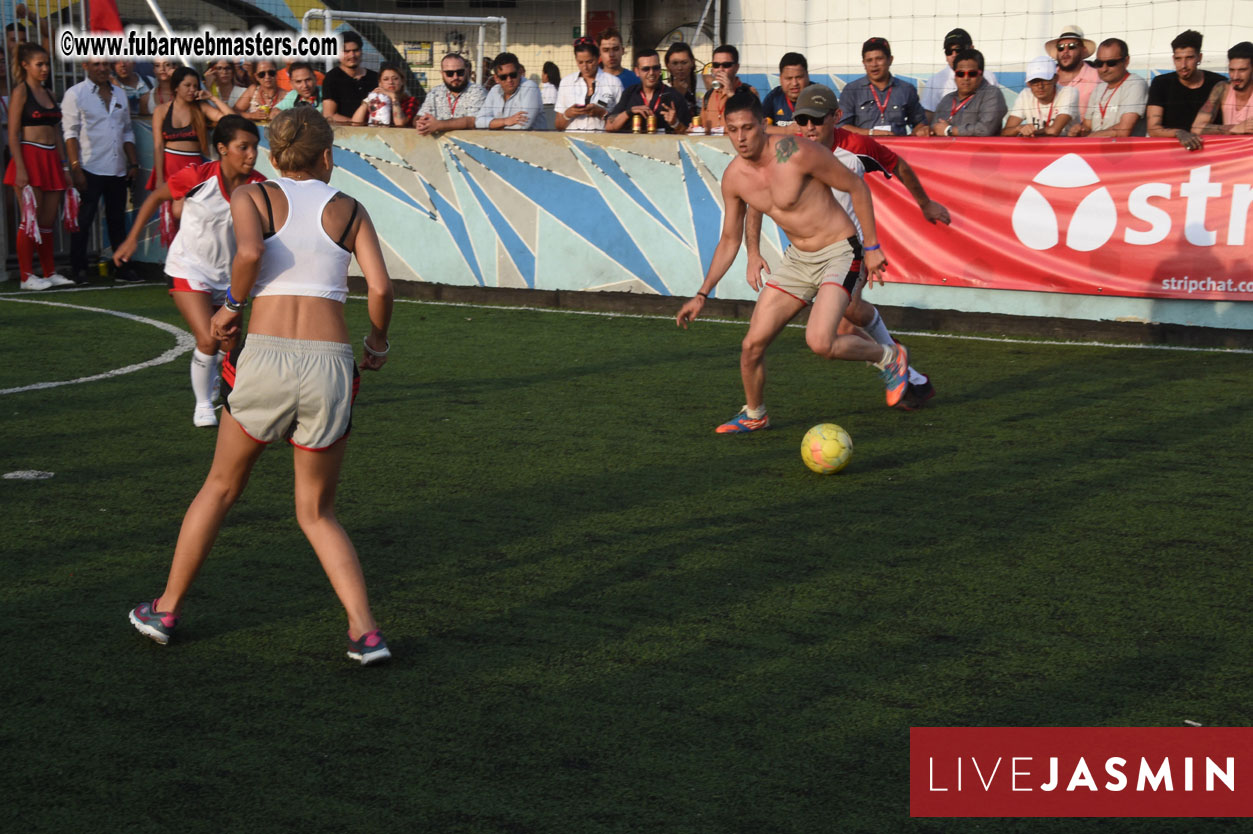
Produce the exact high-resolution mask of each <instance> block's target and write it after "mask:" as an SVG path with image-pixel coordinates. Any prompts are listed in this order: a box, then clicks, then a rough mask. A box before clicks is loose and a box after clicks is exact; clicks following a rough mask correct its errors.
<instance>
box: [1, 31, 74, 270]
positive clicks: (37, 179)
mask: <svg viewBox="0 0 1253 834" xmlns="http://www.w3.org/2000/svg"><path fill="white" fill-rule="evenodd" d="M15 63H16V65H17V66H16V67H15V68H14V70H13V80H14V81H15V82H16V84H15V85H14V87H13V92H12V93H11V94H10V96H9V113H10V117H9V153H10V154H12V157H13V158H12V159H11V160H10V161H9V167H8V169H7V170H5V172H4V183H5V185H11V186H13V189H14V190H15V191H17V192H18V198H19V199H20V198H21V192H22V189H24V188H25V187H26V186H28V185H29V186H30V187H31V189H32V190H33V191H34V192H35V205H36V217H37V219H38V221H39V237H40V240H39V243H38V244H36V243H35V241H34V239H33V238H31V237H29V236H28V235H27V234H26V232H25V231H24V230H23V229H22V228H21V224H18V231H17V262H18V265H19V267H20V268H21V271H22V276H21V277H22V289H24V290H46V289H48V288H49V287H59V286H65V285H69V284H73V283H74V282H73V281H71V280H70V279H69V278H66V277H65V276H64V275H60V274H58V273H57V271H56V262H55V260H54V255H53V252H52V228H53V224H54V223H56V220H57V211H58V209H60V207H61V195H63V194H64V193H65V189H66V188H67V187H68V182H67V179H66V176H65V172H66V170H67V166H66V164H65V140H64V139H63V138H62V136H61V126H60V125H61V108H60V107H58V106H57V102H56V99H55V98H53V96H52V93H51V91H49V90H48V89H47V88H46V87H44V82H46V81H47V80H48V76H49V74H50V73H51V71H52V63H51V61H50V60H49V58H48V53H47V51H46V50H45V49H44V48H43V47H42V46H40V45H39V44H36V43H23V44H21V45H20V46H19V47H18V48H17V58H16V59H15ZM19 113H20V114H21V115H20V117H18V118H14V117H13V116H14V115H16V114H19ZM36 246H38V248H39V266H40V272H39V273H37V272H35V263H34V262H35V248H36Z"/></svg>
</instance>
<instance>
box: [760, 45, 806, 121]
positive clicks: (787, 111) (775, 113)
mask: <svg viewBox="0 0 1253 834" xmlns="http://www.w3.org/2000/svg"><path fill="white" fill-rule="evenodd" d="M808 86H809V62H808V61H806V60H805V56H804V55H802V54H800V53H799V52H788V53H786V54H785V55H784V56H783V57H782V58H780V59H779V86H777V87H775V88H774V89H773V90H771V91H770V93H769V94H768V95H767V96H766V100H765V101H763V102H762V103H761V109H762V111H763V112H764V113H765V114H766V118H767V119H769V120H770V122H771V123H773V124H776V125H779V126H781V127H782V126H786V125H790V124H791V123H792V108H793V107H795V106H796V99H797V97H798V96H800V94H801V90H803V89H805V88H806V87H808Z"/></svg>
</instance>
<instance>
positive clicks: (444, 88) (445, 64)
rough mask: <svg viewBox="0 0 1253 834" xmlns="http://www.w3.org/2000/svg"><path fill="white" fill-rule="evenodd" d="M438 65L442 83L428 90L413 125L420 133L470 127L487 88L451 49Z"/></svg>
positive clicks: (468, 64) (485, 96)
mask: <svg viewBox="0 0 1253 834" xmlns="http://www.w3.org/2000/svg"><path fill="white" fill-rule="evenodd" d="M439 67H440V73H441V74H442V75H443V77H444V83H443V84H439V85H437V86H436V87H434V88H432V89H431V91H430V92H429V93H427V96H426V101H424V102H423V103H422V109H421V110H419V111H418V121H417V123H416V124H415V125H414V126H415V127H416V128H417V129H418V133H421V134H422V135H423V136H427V135H429V134H432V133H440V132H442V131H445V130H473V129H474V119H475V117H476V116H477V115H478V114H479V108H481V107H482V106H483V101H484V99H486V98H487V92H486V91H485V90H484V89H483V88H482V87H481V86H479V85H478V84H475V83H474V82H472V81H471V80H470V63H469V61H467V60H466V59H465V58H464V57H463V56H461V55H458V54H456V53H452V52H450V53H449V54H447V55H445V56H444V60H442V61H440V63H439Z"/></svg>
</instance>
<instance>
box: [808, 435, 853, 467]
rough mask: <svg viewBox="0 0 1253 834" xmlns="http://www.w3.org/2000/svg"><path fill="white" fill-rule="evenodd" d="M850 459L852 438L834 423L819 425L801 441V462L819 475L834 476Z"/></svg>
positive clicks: (851, 456) (851, 455)
mask: <svg viewBox="0 0 1253 834" xmlns="http://www.w3.org/2000/svg"><path fill="white" fill-rule="evenodd" d="M852 458H853V438H851V437H849V436H848V432H846V431H844V429H842V428H840V427H839V426H837V425H836V424H835V423H819V424H818V425H816V426H814V427H813V428H812V429H810V430H809V431H807V432H805V439H804V440H802V441H801V460H803V461H805V465H806V466H808V467H809V468H810V469H812V470H814V471H815V472H817V473H818V474H819V475H834V474H835V473H836V472H839V471H840V470H841V469H843V468H844V467H846V466H848V462H849V461H850V460H852Z"/></svg>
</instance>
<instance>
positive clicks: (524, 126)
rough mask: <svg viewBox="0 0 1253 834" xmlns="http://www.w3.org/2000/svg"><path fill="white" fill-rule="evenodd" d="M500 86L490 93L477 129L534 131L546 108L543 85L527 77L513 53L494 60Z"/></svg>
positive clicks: (503, 54)
mask: <svg viewBox="0 0 1253 834" xmlns="http://www.w3.org/2000/svg"><path fill="white" fill-rule="evenodd" d="M492 77H493V78H495V79H496V83H495V84H493V85H492V88H491V89H490V90H488V91H487V98H486V100H484V102H483V107H482V109H481V110H479V115H478V118H477V119H475V122H474V126H475V127H477V128H478V129H479V130H534V129H536V127H537V126H536V124H535V120H536V119H537V118H538V117H539V113H540V110H541V109H542V108H543V106H544V102H543V98H542V96H541V95H540V89H539V85H538V84H536V83H535V82H534V81H532V80H531V79H529V78H527V77H526V70H524V69H523V68H522V62H521V61H519V60H518V56H517V55H514V54H513V53H512V52H502V53H500V54H499V55H497V56H496V59H495V60H494V61H492Z"/></svg>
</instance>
